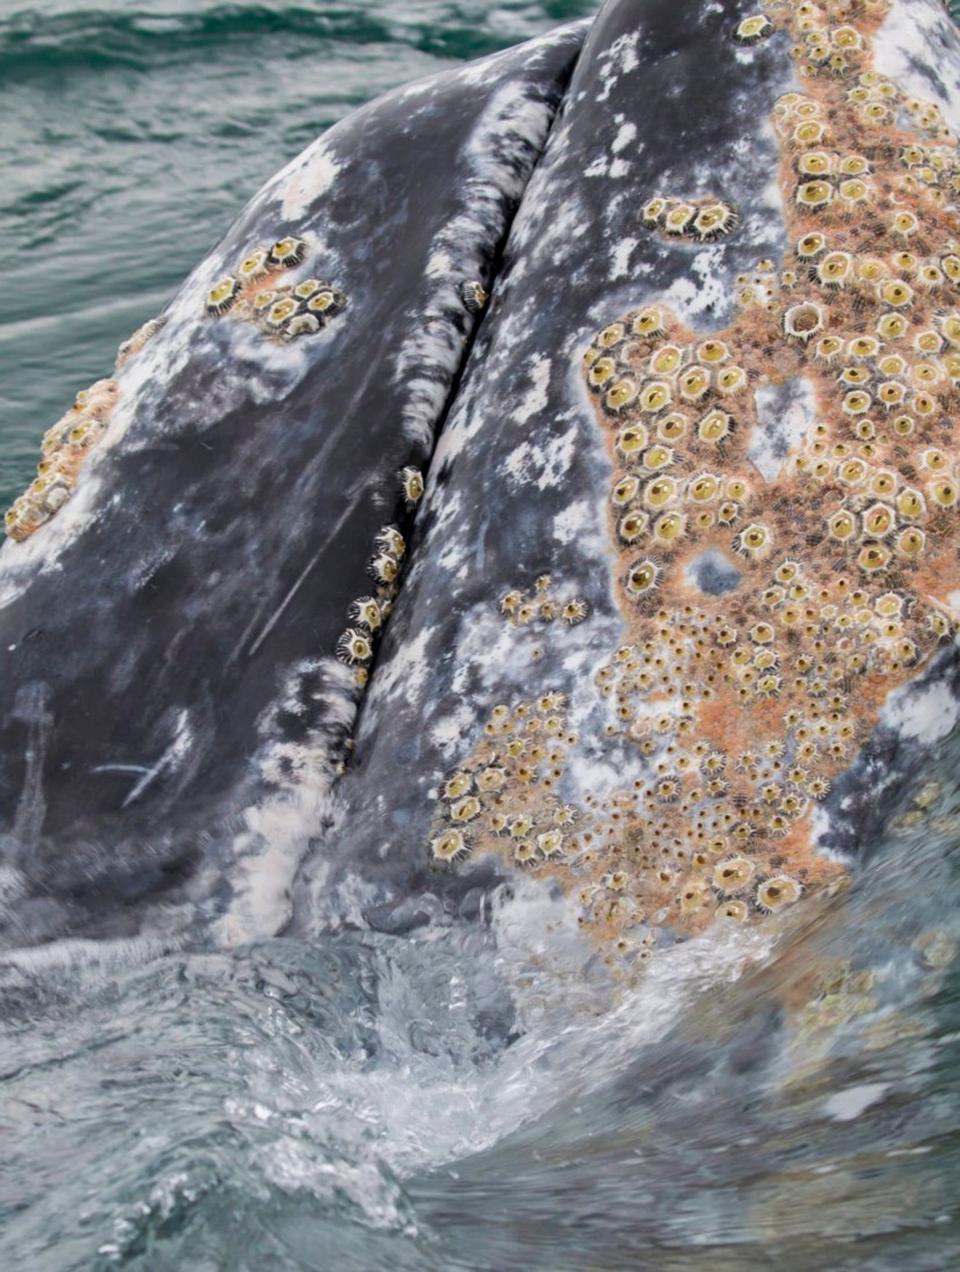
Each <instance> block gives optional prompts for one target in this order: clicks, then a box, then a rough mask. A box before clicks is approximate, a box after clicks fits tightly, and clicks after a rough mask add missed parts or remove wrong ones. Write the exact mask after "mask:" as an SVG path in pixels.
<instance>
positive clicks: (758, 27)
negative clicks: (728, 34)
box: [733, 13, 773, 46]
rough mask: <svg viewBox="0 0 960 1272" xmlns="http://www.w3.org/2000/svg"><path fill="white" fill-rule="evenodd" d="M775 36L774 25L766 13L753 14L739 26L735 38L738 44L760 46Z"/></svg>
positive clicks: (734, 34)
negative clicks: (771, 36)
mask: <svg viewBox="0 0 960 1272" xmlns="http://www.w3.org/2000/svg"><path fill="white" fill-rule="evenodd" d="M772 34H773V23H772V22H771V21H770V19H769V18H768V17H767V15H766V14H765V13H753V14H751V15H750V17H748V18H744V19H743V21H742V22H740V23H739V24H738V25H737V28H736V30H735V31H734V33H733V38H734V39H735V40H736V42H737V43H738V44H744V45H748V46H749V45H751V44H759V43H760V41H761V40H765V39H766V38H767V37H768V36H770V35H772Z"/></svg>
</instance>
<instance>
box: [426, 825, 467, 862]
mask: <svg viewBox="0 0 960 1272" xmlns="http://www.w3.org/2000/svg"><path fill="white" fill-rule="evenodd" d="M430 851H431V853H432V854H433V857H434V860H435V861H443V862H445V863H451V862H454V861H457V860H458V859H459V858H460V857H465V856H466V855H467V852H468V848H467V841H466V839H465V838H464V836H463V832H462V831H460V830H445V831H444V832H443V833H442V834H440V835H435V836H434V838H433V839H431V840H430Z"/></svg>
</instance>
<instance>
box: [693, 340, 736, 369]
mask: <svg viewBox="0 0 960 1272" xmlns="http://www.w3.org/2000/svg"><path fill="white" fill-rule="evenodd" d="M697 357H698V358H699V359H700V361H701V362H705V363H706V364H707V365H708V366H715V365H716V364H717V363H720V362H726V360H727V359H728V358H729V357H730V350H729V349H728V348H727V346H726V345H725V344H724V342H723V341H722V340H704V342H703V343H702V344H701V345H698V346H697Z"/></svg>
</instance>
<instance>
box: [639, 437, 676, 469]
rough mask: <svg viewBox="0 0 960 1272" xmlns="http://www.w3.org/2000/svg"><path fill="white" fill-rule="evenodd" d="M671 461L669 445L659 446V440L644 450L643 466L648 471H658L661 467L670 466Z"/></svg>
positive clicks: (671, 453) (672, 457) (672, 455)
mask: <svg viewBox="0 0 960 1272" xmlns="http://www.w3.org/2000/svg"><path fill="white" fill-rule="evenodd" d="M673 462H674V454H673V450H672V449H671V448H670V447H669V446H661V445H660V444H659V442H658V443H657V444H656V445H654V446H651V447H650V448H649V450H647V451H645V452H644V456H643V466H644V468H646V469H647V471H648V472H658V471H659V470H660V469H661V468H670V467H671V465H672V464H673Z"/></svg>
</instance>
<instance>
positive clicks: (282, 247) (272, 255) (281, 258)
mask: <svg viewBox="0 0 960 1272" xmlns="http://www.w3.org/2000/svg"><path fill="white" fill-rule="evenodd" d="M306 254H307V245H306V243H305V242H304V240H303V239H302V238H297V237H296V235H294V234H288V235H287V237H286V238H282V239H280V240H279V241H278V242H276V243H274V245H273V247H271V248H270V251H269V253H268V260H269V262H270V264H271V265H274V266H278V267H279V268H280V269H292V267H293V266H294V265H299V264H300V262H301V261H302V260H303V258H304V257H305V256H306Z"/></svg>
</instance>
